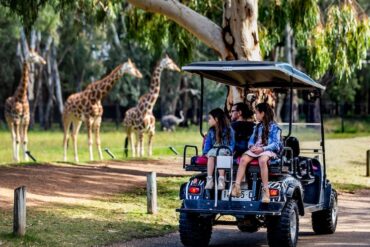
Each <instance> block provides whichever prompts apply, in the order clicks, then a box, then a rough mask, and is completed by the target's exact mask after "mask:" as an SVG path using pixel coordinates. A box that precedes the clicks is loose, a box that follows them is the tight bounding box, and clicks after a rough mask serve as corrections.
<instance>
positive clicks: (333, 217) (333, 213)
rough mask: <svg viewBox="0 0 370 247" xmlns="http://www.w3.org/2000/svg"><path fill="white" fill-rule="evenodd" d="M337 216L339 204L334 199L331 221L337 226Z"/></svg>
mask: <svg viewBox="0 0 370 247" xmlns="http://www.w3.org/2000/svg"><path fill="white" fill-rule="evenodd" d="M337 214H338V204H337V200H336V199H334V202H333V207H332V209H331V220H332V222H333V225H335V223H336V221H337Z"/></svg>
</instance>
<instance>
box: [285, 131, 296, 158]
mask: <svg viewBox="0 0 370 247" xmlns="http://www.w3.org/2000/svg"><path fill="white" fill-rule="evenodd" d="M285 147H287V148H290V149H291V150H292V152H287V153H286V156H287V158H288V159H291V158H294V157H298V156H299V153H300V148H299V141H298V139H297V138H295V137H294V136H289V137H288V138H286V139H285ZM292 155H293V157H291V156H292ZM289 156H290V157H289Z"/></svg>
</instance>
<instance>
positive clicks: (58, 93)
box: [51, 43, 64, 114]
mask: <svg viewBox="0 0 370 247" xmlns="http://www.w3.org/2000/svg"><path fill="white" fill-rule="evenodd" d="M51 52H52V54H53V58H54V59H53V60H52V61H51V62H52V68H51V71H52V77H53V81H54V83H55V96H56V101H57V105H58V110H59V113H60V114H63V109H64V105H63V97H62V87H61V83H60V77H59V69H58V62H57V48H56V47H55V44H54V43H53V45H52V50H51Z"/></svg>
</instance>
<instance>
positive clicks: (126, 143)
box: [124, 136, 128, 158]
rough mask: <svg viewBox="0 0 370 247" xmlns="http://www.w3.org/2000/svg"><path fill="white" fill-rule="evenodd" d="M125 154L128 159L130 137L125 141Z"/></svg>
mask: <svg viewBox="0 0 370 247" xmlns="http://www.w3.org/2000/svg"><path fill="white" fill-rule="evenodd" d="M124 152H125V156H126V158H127V156H128V137H127V136H126V139H125V149H124Z"/></svg>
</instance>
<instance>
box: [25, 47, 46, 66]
mask: <svg viewBox="0 0 370 247" xmlns="http://www.w3.org/2000/svg"><path fill="white" fill-rule="evenodd" d="M25 61H26V62H27V63H38V64H46V61H45V59H43V58H42V57H41V56H40V55H39V54H38V53H37V52H35V51H34V50H30V51H29V53H28V56H27V57H26V60H25Z"/></svg>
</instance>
